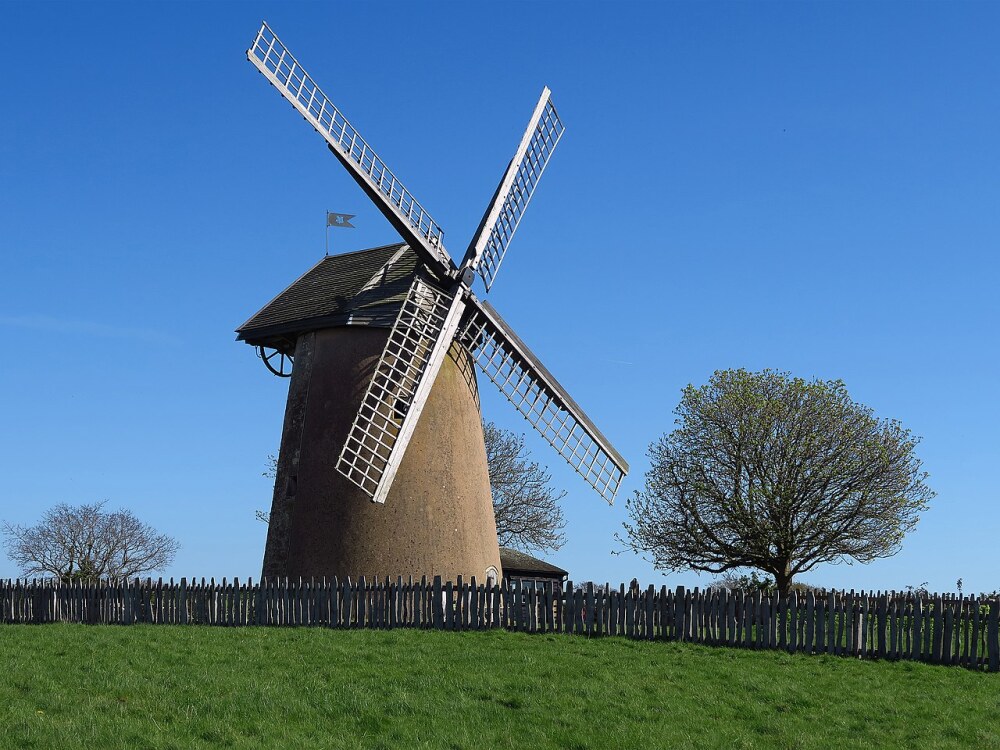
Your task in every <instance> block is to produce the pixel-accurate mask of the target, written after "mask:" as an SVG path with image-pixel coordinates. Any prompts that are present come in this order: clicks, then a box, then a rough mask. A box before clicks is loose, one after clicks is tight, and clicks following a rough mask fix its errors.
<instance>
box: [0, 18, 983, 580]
mask: <svg viewBox="0 0 1000 750" xmlns="http://www.w3.org/2000/svg"><path fill="white" fill-rule="evenodd" d="M5 16H6V18H5V52H6V54H5V60H6V61H7V65H6V70H5V73H4V74H3V76H2V78H0V336H2V340H3V343H4V347H5V351H6V356H5V358H4V361H3V363H2V364H0V399H2V411H0V414H2V417H0V471H2V476H3V477H4V482H3V490H2V492H0V519H2V520H5V521H9V522H13V523H24V524H29V523H32V522H33V521H34V520H35V519H37V518H38V516H39V515H40V513H41V512H42V511H43V510H44V509H45V508H48V507H50V506H52V505H54V504H55V503H58V502H69V503H83V502H92V501H95V500H101V499H107V500H108V501H109V504H110V505H111V506H116V507H117V506H125V507H128V508H131V509H132V510H133V511H135V512H136V513H137V514H138V515H139V516H140V517H141V518H143V519H144V520H146V521H148V522H149V523H151V524H153V525H154V526H155V527H157V528H158V529H160V530H162V531H165V532H167V533H170V534H171V535H173V536H175V537H176V538H177V539H178V540H180V542H181V543H182V549H181V551H180V553H179V554H178V556H177V560H176V562H175V564H174V565H173V566H172V567H171V568H170V569H169V570H167V571H164V572H165V574H166V575H173V576H177V577H179V576H182V575H185V576H192V575H193V576H199V577H200V576H216V577H222V576H230V577H231V576H234V575H235V576H239V577H240V578H245V577H247V576H254V577H256V576H257V575H258V574H259V570H260V560H261V555H262V552H263V543H264V534H265V527H264V526H263V524H261V523H259V522H258V521H256V520H255V519H254V510H255V509H257V508H267V507H268V506H269V504H270V494H271V488H270V483H269V481H268V480H267V479H265V478H264V477H262V476H261V472H262V471H263V470H264V468H265V463H266V457H267V455H268V454H269V453H275V452H276V451H277V448H278V440H279V436H280V429H281V421H282V413H283V408H284V397H285V392H286V388H287V381H285V380H279V379H276V378H274V377H272V376H271V375H269V374H268V373H267V372H266V371H265V370H264V368H263V367H262V366H261V364H260V363H259V361H258V360H257V359H256V358H255V356H254V353H253V351H252V350H251V349H250V348H249V347H247V346H245V345H243V344H239V343H237V342H235V341H234V334H233V329H234V328H235V327H236V326H237V325H239V324H240V323H242V322H243V321H244V320H245V319H246V318H247V317H249V315H250V314H252V313H253V312H254V311H256V310H257V309H258V308H259V307H261V306H262V305H263V304H264V303H265V302H267V301H268V300H269V299H270V298H271V297H272V296H274V294H276V293H277V292H278V291H280V290H281V289H282V288H283V287H284V286H286V285H287V284H288V283H290V282H291V281H292V280H294V279H295V278H296V277H298V276H299V275H300V274H301V273H302V272H303V271H304V270H305V269H307V268H308V267H309V266H311V265H312V264H313V263H314V262H315V261H316V260H317V259H318V258H319V257H320V256H322V254H323V252H324V218H325V214H324V212H325V211H327V210H331V211H339V212H343V213H353V214H357V219H356V220H355V221H354V223H355V224H356V225H357V227H358V228H357V229H355V230H342V231H341V230H331V235H330V239H331V242H332V250H333V251H334V252H339V251H347V250H353V249H360V248H364V247H370V246H374V245H378V244H384V243H387V242H393V241H395V240H396V239H397V238H396V235H395V234H394V232H393V230H392V229H391V227H390V226H389V225H388V224H387V223H386V222H385V221H384V219H382V217H381V215H380V214H378V213H377V211H376V210H375V209H374V207H372V206H371V205H370V204H369V202H368V200H367V199H366V198H365V197H364V196H363V194H362V193H361V192H360V191H359V190H358V188H357V187H356V186H355V185H354V183H353V182H352V181H351V180H350V178H349V177H348V176H347V175H346V173H344V171H343V169H342V168H341V167H340V166H339V164H338V163H337V162H336V161H335V160H334V159H333V158H332V157H331V156H330V155H329V154H328V153H327V151H326V148H325V145H324V143H323V141H322V139H320V137H319V136H317V135H316V134H315V133H313V132H312V130H311V129H310V128H309V127H308V126H307V125H306V124H305V123H304V122H303V121H302V120H301V119H300V118H299V117H298V116H297V115H296V114H294V112H293V111H292V109H291V108H290V107H289V106H288V105H287V104H286V103H284V102H283V100H282V99H281V98H280V97H279V95H278V94H277V93H276V92H275V91H274V90H273V89H271V87H270V86H269V85H268V84H267V83H266V81H265V80H264V78H263V77H262V76H261V75H260V74H258V73H257V72H256V71H255V70H254V68H253V67H252V66H251V65H250V64H249V63H248V62H247V61H246V58H245V54H244V51H245V50H246V48H247V46H248V45H249V43H250V42H251V41H252V39H253V35H254V33H255V32H256V30H257V28H258V26H259V23H260V20H261V19H262V18H266V19H267V21H268V22H269V23H270V24H271V26H272V27H273V28H274V30H275V31H276V32H277V33H278V34H279V35H280V36H281V37H282V39H283V40H284V41H285V42H286V43H287V44H288V46H289V47H290V48H291V50H292V51H293V52H294V53H295V54H296V55H297V56H298V58H299V59H300V61H301V62H302V63H303V64H304V65H305V67H306V68H307V69H308V70H309V71H310V72H311V73H312V75H313V76H314V77H315V78H316V79H317V81H318V82H319V83H320V85H321V86H322V87H323V88H324V90H325V91H326V92H327V93H328V94H329V95H330V96H331V98H333V99H334V101H335V102H336V103H337V104H338V105H339V106H341V107H342V109H343V110H344V112H345V113H346V114H347V116H348V117H349V118H350V119H351V120H352V122H353V123H354V124H355V125H356V126H357V128H358V129H359V131H360V132H361V133H362V134H364V136H365V137H366V138H367V139H368V141H369V142H370V143H371V144H372V145H373V146H375V147H376V148H377V150H378V152H379V154H380V156H382V157H383V159H385V161H386V162H387V163H388V164H389V166H390V167H391V168H392V169H393V170H394V171H395V172H396V174H397V175H398V176H399V177H400V178H401V179H402V180H403V182H404V183H405V184H406V185H407V187H408V188H409V189H410V190H411V191H412V192H413V193H414V194H415V195H416V196H417V197H418V199H419V200H421V202H422V203H423V204H424V205H425V206H426V207H427V209H428V210H429V211H430V213H431V214H432V215H433V216H434V218H435V219H436V220H437V221H438V222H439V223H440V224H441V225H442V226H443V227H444V228H445V232H446V235H445V240H446V243H447V245H448V247H449V248H450V249H451V251H452V253H453V254H457V255H459V256H460V255H461V251H462V250H463V249H464V246H465V243H466V242H467V241H468V237H469V235H470V234H471V232H472V231H473V230H474V229H475V226H476V224H477V223H478V220H479V218H480V216H481V213H482V210H483V208H484V207H485V205H486V202H487V201H488V200H489V198H490V196H491V194H492V191H493V189H494V187H495V185H496V181H497V180H498V179H499V177H500V174H501V172H502V170H503V168H504V167H505V165H506V162H507V160H508V159H509V158H510V154H511V153H512V152H513V149H514V147H515V146H516V143H517V140H518V138H519V137H520V135H521V131H522V129H523V127H524V123H525V122H526V121H527V118H528V116H529V115H530V112H531V108H532V106H533V105H534V103H535V100H536V99H537V96H538V93H539V91H540V90H541V88H542V86H543V85H548V86H549V87H551V89H552V91H553V97H554V101H555V102H556V105H557V106H558V108H559V112H560V114H561V116H562V118H563V120H564V122H565V124H566V126H567V131H566V134H565V136H564V138H563V140H562V142H561V143H560V146H559V148H558V149H557V151H556V153H555V156H554V157H553V160H552V162H551V163H550V166H549V169H548V171H547V172H546V174H545V177H544V179H543V180H542V182H541V185H540V187H539V190H538V191H537V193H536V195H535V198H534V200H533V202H532V205H531V208H530V209H529V211H528V213H527V215H526V217H525V219H524V221H523V222H522V224H521V227H520V229H519V231H518V235H517V237H516V238H515V240H514V243H513V245H512V248H511V251H510V253H509V254H508V256H507V259H506V260H505V261H504V266H503V269H502V271H501V273H500V275H499V281H498V282H497V284H496V286H495V287H494V290H493V292H492V293H491V294H490V301H491V302H492V303H493V304H494V305H496V306H497V307H498V309H499V310H500V311H501V312H502V313H503V315H504V316H505V317H506V318H507V320H508V321H509V322H510V323H511V324H512V325H513V326H514V327H515V329H516V330H517V331H518V332H519V334H520V335H521V337H522V338H523V339H524V340H525V341H526V342H527V343H528V344H529V345H530V346H531V347H532V348H533V349H534V350H535V352H536V353H537V354H538V355H539V356H540V357H541V358H542V360H543V361H544V362H545V364H546V365H547V366H548V368H549V369H550V370H551V371H552V372H553V373H554V374H555V375H556V376H557V377H558V378H559V379H560V380H561V381H562V382H563V384H564V385H565V386H566V387H567V388H568V390H569V391H570V393H571V394H572V395H573V396H574V397H575V399H576V400H577V401H578V402H579V403H580V404H581V405H582V406H583V407H584V408H585V409H586V410H587V411H588V413H589V414H590V416H591V417H592V418H593V420H594V421H595V422H596V423H597V424H598V425H599V426H600V428H601V429H602V431H603V432H604V433H605V434H606V435H607V436H608V437H609V438H610V439H611V440H612V441H613V442H614V443H615V445H616V446H617V447H618V448H619V450H620V451H621V452H622V453H623V454H624V455H625V456H626V457H627V458H628V459H629V460H630V461H631V464H632V473H631V474H630V475H629V477H628V478H627V479H626V481H625V483H624V485H623V488H622V492H621V493H620V494H619V498H618V501H617V502H616V504H615V506H614V507H611V508H609V507H608V506H607V505H606V504H605V503H604V502H603V501H602V500H600V499H599V498H598V497H597V496H596V495H595V494H594V493H593V492H591V491H590V490H589V488H588V486H587V485H586V484H584V483H583V481H582V480H580V479H579V478H577V477H576V475H575V474H574V473H573V472H572V470H570V469H569V468H568V467H566V466H565V465H564V464H563V463H562V461H561V459H560V458H559V457H558V456H556V455H555V454H554V453H552V452H551V451H550V449H549V448H548V447H547V445H546V444H545V443H544V442H543V441H542V440H541V438H537V437H536V436H535V435H534V434H533V433H531V432H530V431H529V433H528V436H527V437H528V444H529V446H530V447H531V448H532V450H533V452H534V455H535V457H536V458H538V459H539V460H541V461H543V462H544V463H546V464H548V465H549V467H550V469H551V470H552V474H553V478H554V483H555V484H556V485H557V486H558V487H560V488H564V489H566V490H567V492H568V495H567V497H566V498H565V500H564V510H565V513H566V517H567V520H568V522H569V525H568V528H567V535H568V537H569V541H568V543H567V544H566V546H565V547H564V548H563V549H562V550H560V551H559V552H558V553H555V554H553V555H551V556H549V559H551V560H552V561H553V562H555V563H557V564H560V565H562V566H563V567H565V568H567V569H569V570H570V571H571V574H572V577H573V578H574V579H575V580H585V579H594V580H598V581H605V580H610V581H612V582H618V581H622V580H624V581H628V580H629V579H631V578H632V577H633V576H635V577H638V578H639V579H640V580H641V581H643V582H651V583H656V584H658V585H659V584H660V583H667V584H668V585H678V584H685V585H705V584H706V583H707V582H708V581H709V580H710V577H708V576H704V575H703V576H701V577H697V576H695V575H693V574H690V573H688V574H663V573H661V572H656V571H653V570H652V568H651V566H650V565H649V564H648V563H646V562H645V561H643V560H641V559H639V558H637V557H634V556H632V555H630V554H620V555H612V551H613V550H618V549H619V548H620V546H619V545H618V544H617V543H616V542H615V541H614V539H613V535H614V533H615V531H617V530H619V529H620V527H621V524H622V522H623V521H624V520H625V503H624V499H625V497H626V496H627V495H628V494H631V493H632V492H633V491H635V490H636V489H638V488H640V487H641V486H642V481H643V474H644V472H645V471H646V469H647V468H648V460H647V459H646V456H645V453H646V448H647V446H648V445H649V443H650V442H652V441H653V440H655V439H656V438H657V437H659V436H660V435H661V434H663V433H664V432H666V431H669V430H670V429H671V427H672V422H673V414H672V411H673V409H674V407H675V406H676V404H677V401H678V399H679V396H680V390H681V388H683V387H684V386H685V385H686V384H688V383H696V384H700V383H703V382H705V381H706V380H707V378H708V377H709V375H710V374H711V373H712V372H713V371H714V370H715V369H720V368H727V367H747V368H750V369H762V368H766V367H769V368H775V369H780V370H788V371H790V372H792V373H794V374H796V375H801V376H803V377H806V378H811V377H820V378H824V379H833V378H840V379H843V380H844V381H845V382H846V384H847V387H848V389H849V391H850V393H851V395H852V396H853V397H854V399H855V400H857V401H860V402H862V403H864V404H867V405H869V406H871V407H872V408H873V409H874V410H875V412H876V413H877V414H878V415H879V416H881V417H891V418H896V419H899V420H901V421H902V422H903V424H904V425H905V426H907V427H909V428H910V429H911V430H913V432H914V433H915V434H917V435H920V436H922V437H923V442H922V443H921V445H920V447H919V456H920V458H921V459H922V460H923V461H924V465H925V468H926V469H927V471H929V472H930V483H931V485H932V486H933V488H934V489H935V490H936V491H937V493H938V496H937V498H936V499H935V500H934V501H933V503H932V507H931V509H930V510H929V511H928V512H927V513H926V514H925V515H924V516H923V518H922V520H921V522H920V525H919V527H918V529H917V530H916V531H915V532H914V533H913V534H912V535H910V536H909V537H907V539H906V540H905V542H904V546H903V550H902V552H901V553H900V554H899V555H898V556H896V557H894V558H891V559H888V560H883V561H879V562H876V563H873V564H871V565H867V566H861V565H854V566H846V565H839V566H826V567H823V568H820V569H818V570H816V571H815V572H813V573H811V574H809V575H807V576H806V577H805V580H807V581H809V582H813V583H816V584H819V585H826V586H836V587H847V588H859V589H860V588H897V589H898V588H902V587H904V586H906V585H917V584H920V583H923V582H925V581H926V582H928V584H929V586H930V587H931V588H932V589H939V590H953V589H954V586H955V581H956V579H958V578H959V577H961V578H963V579H964V581H965V588H966V591H972V590H974V591H979V590H987V591H990V590H993V589H995V588H998V587H1000V552H998V535H997V530H998V528H1000V510H998V502H997V500H998V490H997V488H996V487H997V485H996V479H995V468H996V465H997V456H998V455H1000V438H998V433H997V428H996V425H997V424H998V423H1000V398H998V395H997V373H998V371H1000V355H998V352H997V333H996V331H997V328H998V323H1000V321H998V313H997V303H996V297H997V295H996V291H995V287H996V279H997V271H998V270H1000V261H998V259H997V251H998V248H1000V210H998V209H1000V182H998V177H997V176H998V174H1000V139H998V136H997V133H998V132H1000V122H998V120H1000V97H998V96H997V92H998V90H1000V56H998V55H997V52H996V29H997V28H1000V9H998V7H997V6H995V5H992V4H986V3H982V4H960V3H955V4H925V3H907V4H889V3H875V4H861V3H848V4H836V3H799V4H792V5H785V4H780V3H764V4H749V3H737V4H713V3H703V4H671V3H642V4H628V3H617V4H614V5H611V4H608V5H599V4H588V3H580V2H574V3H547V4H534V3H530V4H529V3H518V4H493V3H468V4H466V3H441V4H419V3H407V4H385V3H364V4H361V3H357V4H355V3H324V4H319V3H317V4H294V3H281V4H277V3H276V4H272V5H270V6H268V5H260V4H253V3H241V4H236V3H232V4H210V3H204V4H203V3H199V4H194V3H182V4H176V5H153V4H126V3H120V4H115V5H106V6H101V5H94V4H88V5H87V6H86V7H85V8H84V7H80V6H77V5H75V4H65V5H60V4H56V3H42V4H32V5H29V4H17V3H13V4H8V5H6V6H5ZM484 382H485V381H484ZM483 391H484V394H485V395H486V397H485V398H484V413H485V415H486V417H487V418H488V419H492V420H494V421H496V422H497V423H498V424H500V425H501V426H504V427H507V428H510V429H515V430H517V431H519V432H521V431H524V430H527V429H528V427H527V424H526V423H525V422H523V420H522V419H521V418H520V417H519V416H518V415H517V413H516V412H514V411H513V409H511V408H510V407H509V406H507V404H506V402H505V401H503V399H502V398H501V397H499V396H494V395H493V392H492V390H491V387H490V386H488V385H484V387H483ZM17 572H18V571H17V569H16V568H15V567H14V565H13V564H12V563H10V562H9V561H7V560H6V559H0V576H4V577H6V576H14V575H16V574H17Z"/></svg>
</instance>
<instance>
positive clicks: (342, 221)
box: [326, 211, 357, 255]
mask: <svg viewBox="0 0 1000 750" xmlns="http://www.w3.org/2000/svg"><path fill="white" fill-rule="evenodd" d="M355 216H357V214H337V213H334V212H333V211H327V212H326V254H327V255H329V254H330V227H341V228H344V229H354V225H353V224H352V223H351V219H353V218H354V217H355Z"/></svg>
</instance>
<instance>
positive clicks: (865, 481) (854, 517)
mask: <svg viewBox="0 0 1000 750" xmlns="http://www.w3.org/2000/svg"><path fill="white" fill-rule="evenodd" d="M675 413H676V415H677V419H676V420H675V424H676V425H677V427H676V428H675V429H674V430H673V431H672V432H671V433H669V434H667V435H664V436H663V437H661V438H660V439H659V440H658V441H657V442H655V443H653V444H652V445H651V446H650V452H649V456H650V459H651V461H652V466H651V468H650V469H649V471H648V472H647V474H646V483H645V488H644V490H643V491H641V492H636V494H635V495H634V496H633V497H632V498H631V499H630V500H629V501H628V503H627V508H628V514H629V517H630V519H631V522H626V523H625V530H626V532H627V540H623V541H624V542H625V544H626V546H627V547H629V548H630V549H632V550H634V551H637V552H640V553H647V554H649V555H651V556H652V559H653V563H654V564H655V565H656V567H658V568H661V569H665V570H681V569H693V570H696V571H705V572H709V573H724V572H726V571H729V570H732V569H734V568H755V569H757V570H760V571H763V572H765V573H769V574H770V575H772V576H773V577H774V580H775V584H776V585H777V588H778V589H779V590H780V591H781V592H783V593H788V591H789V589H790V587H791V584H792V580H793V578H794V577H795V576H796V575H799V574H800V573H804V572H806V571H808V570H811V569H813V568H814V567H815V566H816V565H819V564H820V563H836V562H840V561H847V562H851V561H858V562H863V563H864V562H870V561H872V560H874V559H876V558H881V557H889V556H891V555H894V554H896V552H898V551H899V548H900V544H901V542H902V539H903V537H904V536H905V535H906V534H907V532H909V531H910V530H912V529H913V528H914V526H915V525H916V523H917V519H918V514H919V513H920V511H922V510H924V509H926V507H927V504H928V502H929V500H930V499H931V498H932V497H933V496H934V492H933V491H932V490H930V489H929V488H928V487H927V485H926V484H925V480H926V479H927V474H926V473H924V472H921V470H920V467H921V462H920V461H919V459H917V458H916V456H915V455H914V449H915V447H916V445H917V443H918V439H917V438H915V437H913V436H912V435H911V434H910V432H909V431H908V430H906V429H904V428H903V427H902V426H901V425H900V424H899V423H898V422H896V421H895V420H879V419H877V418H876V417H875V416H874V415H873V413H872V410H871V409H870V408H868V407H865V406H862V405H860V404H857V403H855V402H853V401H852V400H851V398H850V397H849V396H848V393H847V389H846V387H845V386H844V384H843V383H842V382H841V381H839V380H834V381H821V380H813V381H811V382H806V381H805V380H802V379H801V378H792V377H791V376H790V375H789V374H787V373H780V372H774V371H771V370H765V371H763V372H759V373H752V372H748V371H746V370H742V369H740V370H722V371H718V372H716V373H715V374H714V375H713V376H712V377H711V379H710V380H709V382H708V384H707V385H703V386H701V387H698V388H696V387H694V386H688V387H687V388H685V389H684V391H683V395H682V398H681V401H680V404H679V405H678V407H677V409H676V410H675Z"/></svg>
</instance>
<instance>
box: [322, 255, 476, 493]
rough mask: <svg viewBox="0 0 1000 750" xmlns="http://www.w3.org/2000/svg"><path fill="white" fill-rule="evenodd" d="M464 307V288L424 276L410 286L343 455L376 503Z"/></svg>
mask: <svg viewBox="0 0 1000 750" xmlns="http://www.w3.org/2000/svg"><path fill="white" fill-rule="evenodd" d="M464 309H465V304H464V302H463V301H462V294H461V291H460V289H458V288H456V289H454V290H452V292H451V293H448V292H443V291H441V290H439V289H436V288H434V287H433V286H431V285H430V284H428V283H427V282H426V281H425V280H423V279H422V278H421V277H420V276H419V275H418V276H417V277H416V278H415V279H414V280H413V283H412V284H411V285H410V289H409V291H408V292H407V295H406V299H405V300H404V301H403V304H402V306H401V307H400V309H399V314H398V315H397V316H396V320H395V322H394V323H393V326H392V330H391V331H390V332H389V338H388V340H387V341H386V344H385V348H384V349H383V350H382V354H381V356H380V357H379V361H378V365H377V366H376V368H375V374H374V375H373V376H372V379H371V382H370V383H369V384H368V390H367V391H366V392H365V395H364V398H363V399H362V401H361V407H360V408H359V409H358V413H357V415H355V417H354V423H353V424H352V425H351V430H350V432H349V433H348V436H347V440H346V442H345V443H344V447H343V449H342V450H341V452H340V456H339V458H338V459H337V471H339V472H340V473H341V474H343V475H344V476H345V477H347V478H348V479H349V480H350V481H351V482H353V483H354V484H356V485H357V486H358V487H360V488H361V490H362V491H363V492H365V493H366V494H367V495H368V496H369V497H370V498H371V499H372V500H374V501H375V502H379V503H384V502H385V498H386V496H387V495H388V493H389V488H390V487H391V486H392V480H393V478H394V477H395V476H396V471H397V470H398V469H399V465H400V463H401V462H402V460H403V454H404V452H405V451H406V446H407V444H408V443H409V441H410V438H411V437H412V436H413V431H414V429H415V428H416V425H417V421H418V420H419V419H420V413H421V412H422V411H423V408H424V404H426V402H427V397H428V396H429V395H430V389H431V387H432V386H433V384H434V380H435V378H436V376H437V373H438V370H440V369H441V365H442V363H443V362H444V358H445V356H446V355H447V353H448V349H449V347H450V346H451V343H452V341H453V340H454V338H455V332H456V330H457V328H458V324H459V322H460V320H461V316H462V312H463V310H464Z"/></svg>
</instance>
